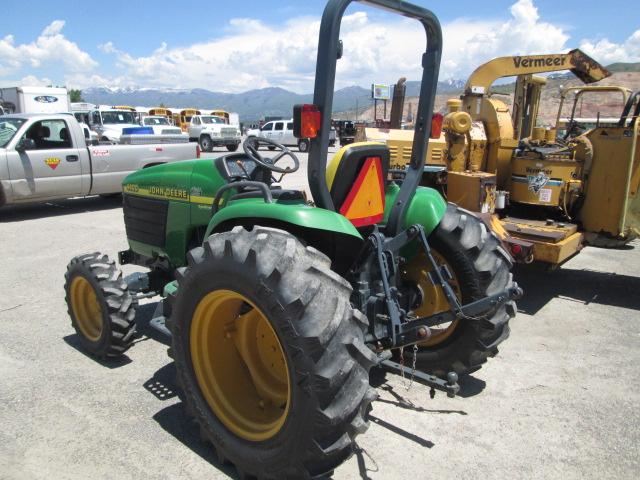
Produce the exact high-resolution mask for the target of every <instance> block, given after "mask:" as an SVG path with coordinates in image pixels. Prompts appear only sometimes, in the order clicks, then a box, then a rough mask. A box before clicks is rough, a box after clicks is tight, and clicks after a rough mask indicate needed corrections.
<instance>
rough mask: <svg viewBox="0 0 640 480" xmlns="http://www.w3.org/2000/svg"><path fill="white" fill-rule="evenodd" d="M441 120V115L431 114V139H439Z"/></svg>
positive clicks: (442, 118) (442, 117)
mask: <svg viewBox="0 0 640 480" xmlns="http://www.w3.org/2000/svg"><path fill="white" fill-rule="evenodd" d="M443 120H444V116H443V115H442V114H441V113H434V114H433V117H431V135H430V137H431V138H440V135H441V134H442V122H443Z"/></svg>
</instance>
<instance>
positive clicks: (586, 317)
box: [0, 176, 640, 480]
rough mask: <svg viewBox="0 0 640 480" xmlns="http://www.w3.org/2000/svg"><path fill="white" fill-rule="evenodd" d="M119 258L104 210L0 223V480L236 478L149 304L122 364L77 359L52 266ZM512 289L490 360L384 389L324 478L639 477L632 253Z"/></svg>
mask: <svg viewBox="0 0 640 480" xmlns="http://www.w3.org/2000/svg"><path fill="white" fill-rule="evenodd" d="M303 181H304V176H298V177H296V178H294V179H292V180H291V182H292V184H295V183H296V182H303ZM126 246H127V245H126V238H125V233H124V224H123V220H122V210H121V208H120V205H119V203H118V202H117V201H108V200H103V199H100V198H87V199H75V200H64V201H59V202H52V203H48V204H40V205H32V206H22V207H15V208H9V209H4V210H1V211H0V251H2V260H0V265H1V268H0V292H2V294H1V295H0V425H2V428H0V478H2V479H20V480H23V479H45V478H46V479H51V478H56V479H78V480H80V479H82V480H84V479H86V478H88V477H90V478H92V479H96V480H97V479H129V478H131V479H134V478H135V479H141V478H145V479H155V478H158V479H164V478H172V479H178V478H181V479H190V478H228V477H229V476H230V477H232V478H233V477H234V476H235V469H234V468H233V467H227V466H222V465H219V464H218V463H217V461H216V459H215V456H214V455H213V454H212V451H211V449H210V448H209V447H208V446H207V445H206V444H204V443H202V442H201V441H200V440H199V436H198V432H197V429H196V428H195V427H194V426H193V425H192V424H191V423H189V422H188V421H187V419H186V416H185V412H184V409H183V406H182V404H181V403H180V401H179V398H178V397H177V393H176V386H175V383H174V373H175V369H174V366H173V364H172V362H171V361H170V359H169V358H168V357H167V355H166V349H167V347H166V345H164V344H162V343H161V342H158V341H156V340H160V338H159V337H158V336H157V335H156V334H155V333H154V331H153V330H151V329H150V328H149V327H148V321H149V318H150V316H151V313H152V311H153V308H154V303H153V302H150V303H148V304H146V305H143V306H142V307H141V308H140V309H139V311H138V315H137V322H138V330H139V337H138V339H137V340H136V344H135V345H134V347H133V348H132V349H131V350H130V351H129V352H128V353H127V355H126V356H125V357H124V358H123V359H122V360H119V361H115V362H99V361H96V360H94V359H92V358H91V357H88V356H86V355H85V354H84V353H82V351H80V350H79V346H78V339H77V337H76V335H75V333H74V331H73V329H72V328H71V325H70V321H69V318H68V315H67V311H66V305H65V302H64V292H63V274H64V271H65V267H66V264H67V263H68V261H69V260H70V259H71V258H72V257H73V256H75V255H78V254H81V253H86V252H92V251H101V252H104V253H107V254H109V255H110V256H112V257H115V256H116V253H117V252H118V251H119V250H123V249H125V248H126ZM128 271H130V269H127V272H128ZM515 274H516V280H517V281H518V282H519V283H520V284H521V285H522V286H523V287H524V289H525V292H526V296H525V297H524V298H523V299H522V300H521V301H520V302H519V305H518V306H519V313H518V315H517V317H516V318H515V319H514V320H513V321H512V333H511V337H510V338H509V339H508V340H507V341H506V342H505V343H504V344H503V346H502V348H501V352H500V354H499V356H497V357H496V358H494V359H492V360H490V361H489V363H488V364H487V365H486V366H485V367H484V368H482V369H481V370H480V371H478V372H476V373H474V374H473V375H472V376H470V377H468V378H466V379H465V381H464V382H463V384H462V387H463V388H462V391H461V395H460V396H459V397H457V398H455V399H448V398H447V397H446V396H445V395H444V394H438V395H437V396H436V397H435V399H434V400H430V399H429V395H428V389H427V388H426V387H423V386H420V385H417V384H414V385H413V387H412V388H411V389H410V390H407V389H406V388H405V387H404V386H403V382H402V379H400V378H398V377H395V376H387V377H386V380H383V383H382V385H381V386H380V387H379V389H378V391H379V393H380V399H379V400H378V401H376V402H375V403H374V404H373V411H372V417H371V427H370V429H369V430H368V432H367V433H366V434H364V435H362V436H361V437H358V445H359V448H358V451H357V454H356V455H354V456H353V457H352V458H351V459H350V460H349V461H348V462H346V463H345V464H344V465H342V466H341V467H340V468H338V469H337V470H336V472H335V475H334V478H336V479H358V478H371V479H383V478H384V479H386V478H400V477H402V478H427V477H428V478H457V479H477V478H496V479H497V478H501V479H502V478H510V479H517V478H558V479H563V480H567V479H573V478H575V479H584V478H593V479H596V478H598V479H599V478H637V476H638V471H640V470H639V469H640V455H639V451H638V450H639V446H640V389H638V384H639V383H640V373H639V370H638V363H639V362H640V242H638V241H636V242H635V243H633V244H632V245H630V246H629V247H628V248H625V249H620V250H603V249H596V248H586V249H585V250H584V251H583V252H582V253H581V254H580V255H578V256H577V257H575V258H574V259H572V260H571V261H569V262H568V263H567V264H566V265H565V266H563V267H562V269H560V270H559V271H556V272H553V273H548V272H543V271H536V270H533V269H517V270H516V272H515Z"/></svg>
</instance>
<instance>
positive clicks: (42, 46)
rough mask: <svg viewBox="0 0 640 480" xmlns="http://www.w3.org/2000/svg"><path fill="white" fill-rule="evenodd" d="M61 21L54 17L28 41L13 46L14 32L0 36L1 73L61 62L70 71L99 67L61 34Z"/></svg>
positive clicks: (48, 65)
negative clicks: (36, 36) (33, 38)
mask: <svg viewBox="0 0 640 480" xmlns="http://www.w3.org/2000/svg"><path fill="white" fill-rule="evenodd" d="M64 25H65V22H64V20H54V21H53V22H51V23H50V24H49V25H47V26H46V27H45V28H44V30H42V33H41V34H40V35H39V36H38V38H36V40H35V41H33V42H31V43H23V44H18V45H16V43H15V39H14V37H13V35H7V36H5V37H4V38H2V39H0V76H5V75H8V74H12V73H15V72H17V71H19V70H20V69H22V68H31V69H35V68H45V67H51V66H56V65H60V64H61V65H62V66H63V67H64V68H65V69H67V70H70V71H72V72H85V71H90V70H92V69H94V68H95V67H97V66H98V63H97V62H96V61H95V60H93V59H92V58H91V56H90V55H89V54H88V53H86V52H85V51H83V50H81V49H80V47H78V45H77V44H76V43H74V42H72V41H70V40H68V39H67V38H65V36H64V35H63V34H62V33H61V32H62V29H63V28H64Z"/></svg>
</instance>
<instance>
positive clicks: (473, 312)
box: [396, 284, 523, 347]
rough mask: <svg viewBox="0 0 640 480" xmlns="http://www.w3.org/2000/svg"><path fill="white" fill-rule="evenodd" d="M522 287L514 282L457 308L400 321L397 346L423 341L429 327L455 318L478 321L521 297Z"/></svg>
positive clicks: (427, 334) (426, 337) (426, 336)
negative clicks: (403, 321)
mask: <svg viewBox="0 0 640 480" xmlns="http://www.w3.org/2000/svg"><path fill="white" fill-rule="evenodd" d="M522 293H523V292H522V289H521V288H520V287H519V286H518V285H517V284H516V285H515V286H513V287H511V288H507V289H505V290H503V291H501V292H499V293H496V294H494V295H490V296H488V297H485V298H482V299H480V300H476V301H475V302H471V303H468V304H466V305H464V306H462V307H460V309H459V310H458V312H455V313H454V312H453V311H451V310H449V311H446V312H441V313H436V314H435V315H431V316H429V317H420V318H416V319H415V320H411V321H409V322H406V323H402V324H401V325H400V327H399V331H398V335H397V338H396V340H397V343H396V345H397V346H398V347H406V346H409V345H413V344H415V343H418V342H423V341H425V340H427V339H428V337H429V328H430V327H434V326H436V325H440V324H442V323H445V322H452V321H454V320H457V319H463V320H466V321H471V322H473V321H478V320H481V319H482V317H483V316H484V315H485V314H486V313H487V312H489V311H491V310H495V309H496V308H500V307H501V306H502V305H504V304H505V303H507V302H508V301H510V300H517V299H519V298H521V297H522Z"/></svg>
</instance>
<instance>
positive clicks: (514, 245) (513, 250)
mask: <svg viewBox="0 0 640 480" xmlns="http://www.w3.org/2000/svg"><path fill="white" fill-rule="evenodd" d="M511 253H513V255H514V256H517V255H520V254H521V253H522V247H521V246H520V245H518V244H517V243H512V244H511Z"/></svg>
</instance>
